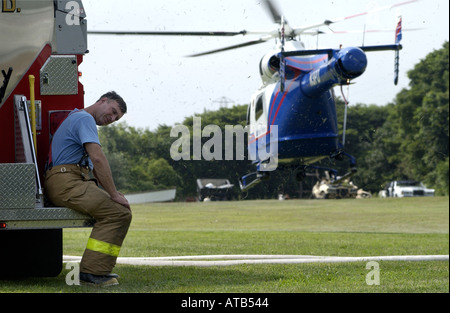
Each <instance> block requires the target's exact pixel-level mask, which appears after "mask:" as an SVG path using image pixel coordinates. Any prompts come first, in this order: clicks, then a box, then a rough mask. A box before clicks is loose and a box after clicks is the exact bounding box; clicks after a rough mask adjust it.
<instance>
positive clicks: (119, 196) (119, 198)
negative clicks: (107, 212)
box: [111, 192, 131, 210]
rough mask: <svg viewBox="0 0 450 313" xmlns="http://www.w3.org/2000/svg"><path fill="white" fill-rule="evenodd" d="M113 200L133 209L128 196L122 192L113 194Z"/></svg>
mask: <svg viewBox="0 0 450 313" xmlns="http://www.w3.org/2000/svg"><path fill="white" fill-rule="evenodd" d="M111 200H113V201H115V202H117V203H119V204H121V205H123V206H124V207H126V208H128V210H131V207H130V204H129V203H128V200H127V198H125V196H124V195H123V194H121V193H120V192H117V194H116V195H114V196H111Z"/></svg>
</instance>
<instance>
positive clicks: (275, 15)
mask: <svg viewBox="0 0 450 313" xmlns="http://www.w3.org/2000/svg"><path fill="white" fill-rule="evenodd" d="M262 2H263V4H264V6H265V7H266V9H267V10H268V11H269V13H270V16H271V17H272V19H273V21H274V22H275V23H277V24H280V23H281V14H280V12H279V11H278V9H277V8H276V7H275V5H274V3H273V2H272V1H271V0H264V1H262ZM284 22H285V23H287V21H286V20H285V21H284Z"/></svg>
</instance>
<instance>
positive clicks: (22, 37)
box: [0, 0, 93, 277]
mask: <svg viewBox="0 0 450 313" xmlns="http://www.w3.org/2000/svg"><path fill="white" fill-rule="evenodd" d="M0 1H1V4H0V5H1V7H0V71H1V74H0V143H1V148H0V277H2V276H55V275H58V274H59V273H60V272H61V269H62V229H63V228H67V227H89V226H92V223H93V221H92V219H91V218H90V217H89V216H86V215H83V214H80V213H77V212H75V211H73V210H70V209H68V208H60V207H53V206H51V205H49V204H47V203H45V200H44V190H43V181H44V174H45V173H44V167H45V163H46V160H47V157H48V151H49V146H50V142H51V137H52V134H53V133H54V132H55V131H56V128H57V126H58V125H59V124H60V122H61V121H62V120H63V119H64V118H65V117H66V116H67V114H68V113H69V112H70V111H72V110H73V109H75V108H79V109H81V108H84V90H83V85H82V84H81V83H80V82H79V77H80V72H79V69H78V67H79V65H80V64H81V63H82V61H83V56H84V54H85V53H87V52H88V51H87V21H86V19H85V17H86V16H85V13H84V8H83V5H82V3H81V0H77V1H68V0H57V1H53V0H33V1H29V0H0Z"/></svg>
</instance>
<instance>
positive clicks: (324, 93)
mask: <svg viewBox="0 0 450 313" xmlns="http://www.w3.org/2000/svg"><path fill="white" fill-rule="evenodd" d="M416 1H418V0H410V1H404V2H401V3H397V4H394V5H389V6H386V7H381V8H378V9H374V10H372V11H367V12H363V13H360V14H354V15H352V16H348V17H344V18H340V19H335V20H325V21H324V22H322V23H318V24H314V25H310V26H305V27H299V28H292V27H291V26H290V25H289V24H288V23H287V21H286V20H285V19H284V17H283V16H282V15H281V14H280V13H279V11H278V10H277V8H276V7H275V5H274V3H273V2H272V0H262V3H263V4H264V5H265V6H266V8H267V9H268V11H269V12H270V15H271V17H272V18H273V21H274V22H275V23H277V24H279V28H277V29H275V30H272V31H268V32H260V31H259V32H252V31H247V30H242V31H239V32H216V31H211V32H186V31H169V32H168V31H162V32H160V31H144V32H129V31H125V32H109V31H91V32H89V33H91V34H116V35H164V36H167V35H175V36H180V35H181V36H183V35H185V36H186V35H187V36H236V35H260V36H262V37H260V38H259V39H257V40H252V41H248V42H244V43H240V44H237V45H232V46H228V47H225V48H221V49H216V50H211V51H207V52H202V53H198V54H193V55H190V56H191V57H198V56H203V55H208V54H212V53H217V52H222V51H227V50H231V49H237V48H242V47H246V46H250V45H255V44H260V43H264V42H267V41H269V40H272V39H274V38H275V39H276V41H277V42H278V45H277V46H276V47H275V48H274V49H273V50H272V51H270V52H268V53H267V54H265V56H264V57H263V58H262V59H261V62H260V65H259V71H260V75H261V79H262V86H261V87H260V88H259V90H257V91H256V92H255V93H254V95H253V96H252V100H251V103H250V105H249V107H248V111H247V124H248V129H247V130H248V158H249V159H250V160H252V161H253V163H254V165H255V166H256V171H255V172H253V173H250V174H247V175H245V176H243V177H241V178H240V180H239V183H240V187H241V190H243V191H245V190H248V189H249V188H251V187H252V186H254V185H255V184H257V183H258V182H260V181H261V180H263V179H265V178H267V177H269V176H270V175H269V174H270V172H271V171H273V170H276V169H278V170H280V169H291V170H295V172H296V176H297V178H298V179H299V180H300V179H302V178H303V177H304V175H305V173H306V171H307V170H308V169H313V168H320V167H319V166H316V165H315V164H316V163H317V162H319V161H320V160H323V159H326V158H331V159H338V160H340V159H343V158H347V159H348V160H349V163H350V164H349V167H350V170H349V171H348V172H347V173H346V174H344V175H343V176H341V177H338V176H337V172H336V171H335V170H333V169H326V170H328V171H329V172H330V173H331V175H332V179H333V181H334V182H339V181H341V180H343V179H346V178H349V177H350V176H351V175H353V174H354V173H355V172H356V161H355V158H354V157H353V156H351V155H349V154H347V153H346V152H345V151H344V149H343V145H342V143H341V142H340V141H339V138H338V121H337V113H336V104H335V99H334V93H333V87H334V86H338V85H341V86H342V85H348V84H350V82H351V80H352V79H355V78H357V77H359V76H360V75H362V74H363V73H364V71H365V69H366V66H367V57H366V54H365V52H369V51H383V50H393V51H395V78H394V83H395V84H397V80H398V69H399V67H398V59H399V50H400V49H401V48H402V46H401V45H400V39H401V18H400V20H399V22H398V25H397V29H396V36H395V43H394V44H392V45H378V46H362V47H346V48H341V49H316V50H307V49H305V46H304V44H303V43H302V42H301V41H300V40H299V39H300V36H301V35H316V36H318V35H320V34H321V33H322V32H321V31H319V30H318V28H319V27H321V26H329V25H331V24H333V23H336V22H339V21H343V20H347V19H350V18H354V17H360V16H364V15H367V14H371V13H375V12H378V11H381V10H388V9H391V8H394V7H397V6H400V5H405V4H410V3H413V2H416ZM346 110H347V107H345V117H344V136H345V119H346V112H347V111H346Z"/></svg>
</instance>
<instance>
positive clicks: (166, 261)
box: [63, 255, 449, 266]
mask: <svg viewBox="0 0 450 313" xmlns="http://www.w3.org/2000/svg"><path fill="white" fill-rule="evenodd" d="M448 260H449V256H448V255H394V256H365V257H336V256H313V255H195V256H172V257H119V258H117V264H128V265H145V266H230V265H239V264H299V263H343V262H368V261H448ZM80 261H81V257H80V256H68V255H65V256H63V262H66V263H67V262H80Z"/></svg>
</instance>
